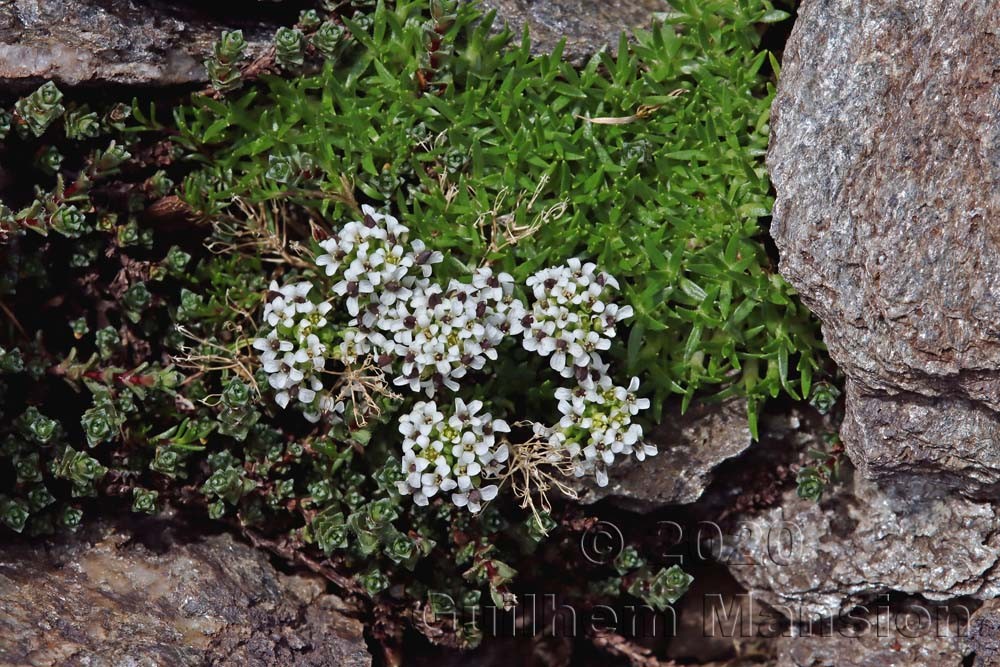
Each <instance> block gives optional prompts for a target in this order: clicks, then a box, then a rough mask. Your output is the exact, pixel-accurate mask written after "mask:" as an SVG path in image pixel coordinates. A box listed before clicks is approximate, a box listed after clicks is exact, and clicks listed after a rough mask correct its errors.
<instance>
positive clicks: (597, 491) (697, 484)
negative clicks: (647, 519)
mask: <svg viewBox="0 0 1000 667" xmlns="http://www.w3.org/2000/svg"><path fill="white" fill-rule="evenodd" d="M746 410H747V404H746V400H744V399H734V400H730V401H727V402H725V403H720V404H701V405H696V406H694V407H692V408H691V409H690V410H688V411H687V413H685V414H684V415H681V416H678V417H676V418H667V419H665V420H664V421H663V423H662V424H661V425H660V426H658V427H657V429H656V431H655V432H653V433H652V434H651V435H650V437H649V440H650V441H651V442H653V443H655V444H656V446H657V448H658V449H659V453H658V454H657V455H656V456H653V457H651V458H647V459H646V460H645V461H643V462H641V463H640V462H638V461H634V460H631V459H629V460H627V461H622V462H621V463H616V464H615V466H614V467H613V468H612V469H611V470H610V472H609V478H610V479H609V482H608V485H607V486H605V487H603V488H602V487H599V486H597V484H596V482H594V481H593V480H591V479H589V478H588V479H586V480H579V481H577V482H576V488H577V492H578V493H579V494H580V501H581V502H583V503H584V504H590V503H595V502H597V501H598V500H601V499H604V498H612V499H613V500H614V503H615V504H616V505H618V506H620V507H623V508H625V509H628V510H631V511H636V512H646V511H651V510H654V509H656V508H658V507H663V506H664V505H684V504H688V503H693V502H695V501H696V500H698V499H699V498H700V497H701V495H702V493H704V491H705V489H706V487H708V485H709V484H710V483H711V481H712V478H713V475H712V471H713V470H714V469H715V468H716V467H717V466H718V465H719V464H721V463H722V462H724V461H726V460H727V459H730V458H732V457H734V456H736V455H737V454H739V453H741V452H743V451H744V450H745V449H746V448H747V447H749V446H750V443H751V437H750V428H749V426H748V425H747V416H746Z"/></svg>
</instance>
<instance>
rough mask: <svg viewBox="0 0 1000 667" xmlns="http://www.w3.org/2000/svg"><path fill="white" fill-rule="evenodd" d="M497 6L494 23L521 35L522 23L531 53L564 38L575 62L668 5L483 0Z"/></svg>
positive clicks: (642, 0)
mask: <svg viewBox="0 0 1000 667" xmlns="http://www.w3.org/2000/svg"><path fill="white" fill-rule="evenodd" d="M482 5H483V7H484V8H486V9H495V10H497V24H498V25H503V24H504V23H506V24H507V25H508V26H509V27H510V29H511V30H512V31H513V32H514V35H515V37H516V38H518V39H520V36H521V32H522V31H523V30H524V26H525V25H527V26H528V30H529V32H530V34H531V50H532V52H534V53H550V52H551V51H552V49H554V48H555V46H556V44H558V43H559V41H560V40H561V39H563V38H564V37H565V38H566V48H565V50H564V51H563V57H564V58H566V59H568V60H570V61H571V62H574V63H577V64H579V63H581V62H584V61H586V59H587V58H589V57H590V56H592V55H593V54H595V53H597V52H598V51H600V50H601V49H602V48H605V47H609V48H611V49H612V51H614V50H615V49H616V48H617V46H618V38H619V35H620V34H621V33H622V31H623V30H624V31H631V30H633V29H635V28H645V27H648V26H649V22H650V20H651V18H652V17H653V15H654V14H656V13H657V12H665V11H667V10H669V9H670V6H669V4H668V3H667V1H666V0H601V1H600V2H595V1H594V0H483V1H482Z"/></svg>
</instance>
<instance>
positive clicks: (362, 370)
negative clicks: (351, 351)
mask: <svg viewBox="0 0 1000 667" xmlns="http://www.w3.org/2000/svg"><path fill="white" fill-rule="evenodd" d="M329 374H330V375H335V376H337V382H336V384H335V385H334V386H333V389H334V392H335V393H334V395H335V396H336V398H337V400H342V401H344V402H349V403H350V404H351V405H352V406H353V407H354V417H355V420H356V421H357V425H358V426H361V427H363V426H365V425H367V424H368V419H367V417H368V415H373V416H375V417H378V416H379V415H381V414H382V407H381V406H380V405H379V399H383V398H389V399H393V400H399V399H401V398H402V397H401V396H400V395H399V394H397V393H396V392H394V391H392V389H390V388H389V383H388V382H386V379H385V373H384V372H383V371H382V369H381V368H379V367H378V366H377V365H376V364H375V360H374V359H372V357H371V355H368V356H366V357H365V358H364V359H362V360H361V361H360V363H359V364H345V367H344V370H343V371H339V372H334V373H329Z"/></svg>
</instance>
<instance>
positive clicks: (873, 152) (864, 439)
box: [768, 0, 1000, 494]
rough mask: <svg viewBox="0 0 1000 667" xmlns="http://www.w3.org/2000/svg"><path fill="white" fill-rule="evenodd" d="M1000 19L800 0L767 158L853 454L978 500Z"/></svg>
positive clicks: (999, 264)
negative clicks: (835, 369)
mask: <svg viewBox="0 0 1000 667" xmlns="http://www.w3.org/2000/svg"><path fill="white" fill-rule="evenodd" d="M998 26H1000V5H998V4H997V3H995V2H993V1H992V0H971V1H970V2H959V1H958V0H876V1H874V2H856V1H854V0H824V1H820V0H807V1H806V2H804V3H803V4H802V6H801V8H800V10H799V17H798V20H797V21H796V24H795V28H794V30H793V32H792V35H791V38H790V40H789V42H788V44H787V46H786V49H785V56H784V62H783V66H782V72H781V80H780V82H779V86H778V95H777V98H776V100H775V103H774V107H773V111H772V140H771V147H770V150H769V153H768V166H769V167H770V171H771V176H772V179H773V181H774V185H775V188H776V191H777V201H776V204H775V208H774V218H773V224H772V228H771V233H772V235H773V236H774V238H775V240H776V242H777V244H778V248H779V250H780V252H781V272H782V274H783V275H784V276H785V277H786V278H787V279H788V280H789V281H790V282H791V283H792V284H793V285H794V286H795V288H796V289H797V290H798V291H799V293H800V294H801V296H802V299H803V301H804V302H805V303H806V304H807V305H808V306H809V307H810V308H811V309H812V310H813V311H814V312H815V313H816V314H817V315H818V316H819V317H820V319H821V320H822V321H823V329H824V338H825V340H826V342H827V344H828V346H829V349H830V354H831V355H832V357H833V358H834V360H835V361H836V362H837V363H838V365H839V366H840V367H841V368H842V369H843V370H844V372H845V373H846V374H847V375H848V377H849V378H850V380H851V386H852V391H851V395H850V396H849V398H848V409H849V411H850V413H851V414H850V417H849V419H848V422H847V427H846V428H845V431H844V435H845V440H846V444H847V445H848V448H849V449H848V452H849V455H850V456H851V458H852V460H854V461H857V462H858V463H859V465H860V467H861V468H862V470H863V471H865V472H866V473H868V474H874V475H882V476H891V475H892V474H894V473H896V472H906V473H926V474H929V475H932V476H933V477H934V479H935V480H936V481H937V482H938V483H941V484H945V485H947V486H951V487H955V488H962V489H964V490H968V491H972V492H978V493H981V494H988V493H990V492H991V491H992V489H993V487H994V486H995V485H996V484H997V483H998V482H1000V439H998V438H997V437H996V435H997V432H998V422H997V418H998V412H1000V325H998V322H1000V261H998V260H1000V234H998V233H997V228H998V227H997V219H998V216H1000V187H998V185H1000V125H998V124H997V122H996V118H997V99H998V98H1000V78H998V77H997V76H996V71H997V68H998V66H1000V65H998V63H1000V28H998ZM920 397H925V398H927V399H933V400H930V401H928V400H925V399H924V398H920Z"/></svg>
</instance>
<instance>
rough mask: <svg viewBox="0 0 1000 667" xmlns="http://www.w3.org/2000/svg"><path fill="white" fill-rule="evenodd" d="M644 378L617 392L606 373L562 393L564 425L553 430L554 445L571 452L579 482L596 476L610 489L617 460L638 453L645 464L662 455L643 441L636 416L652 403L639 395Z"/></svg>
mask: <svg viewBox="0 0 1000 667" xmlns="http://www.w3.org/2000/svg"><path fill="white" fill-rule="evenodd" d="M638 388H639V378H632V381H631V383H629V386H628V387H627V388H626V387H616V386H615V385H614V384H613V383H612V381H611V378H610V377H609V376H608V375H606V374H605V373H603V372H602V373H599V374H598V376H597V377H596V379H591V380H588V381H586V382H583V383H581V384H579V385H578V386H577V387H575V388H574V389H568V388H560V389H557V390H556V398H557V399H558V400H559V412H560V413H561V414H562V419H560V420H559V424H558V425H557V426H555V427H553V428H551V429H549V430H548V436H549V444H550V445H552V446H553V447H555V448H558V449H562V448H566V449H567V450H568V451H569V454H570V455H571V456H572V457H573V459H574V462H573V467H574V473H575V474H576V476H577V477H583V476H584V475H587V474H593V475H595V477H596V478H597V484H598V486H607V484H608V467H609V466H610V465H611V464H612V463H614V462H615V456H616V455H619V456H629V455H632V454H634V455H635V457H636V458H637V459H639V460H640V461H644V460H646V457H647V456H655V455H656V447H654V446H652V445H650V444H647V443H644V442H641V441H640V439H641V438H642V427H641V426H639V425H638V424H635V423H633V422H632V417H634V416H635V415H637V414H639V412H640V411H641V410H646V409H647V408H649V399H648V398H639V397H638V396H636V393H635V392H636V390H637V389H638Z"/></svg>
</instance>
